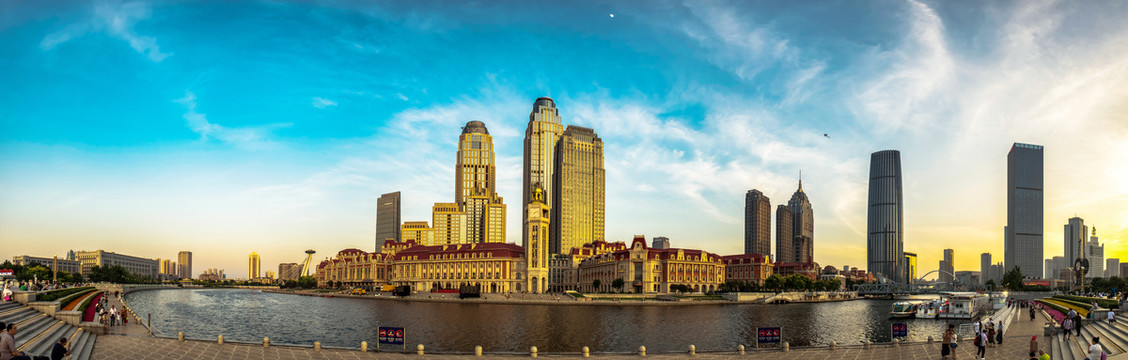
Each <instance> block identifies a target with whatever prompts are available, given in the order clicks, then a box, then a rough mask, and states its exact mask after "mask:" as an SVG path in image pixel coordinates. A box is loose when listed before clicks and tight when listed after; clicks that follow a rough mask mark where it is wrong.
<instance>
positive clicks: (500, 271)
mask: <svg viewBox="0 0 1128 360" xmlns="http://www.w3.org/2000/svg"><path fill="white" fill-rule="evenodd" d="M391 261H392V272H391V273H392V284H393V285H397V286H399V285H408V286H411V289H412V290H413V291H417V292H427V291H442V290H448V291H450V290H458V288H459V287H460V286H463V285H475V286H480V287H481V291H482V292H483V293H502V292H523V291H526V290H527V289H528V287H527V285H526V284H525V278H526V275H525V272H526V271H525V268H526V263H525V249H524V248H522V247H521V246H518V245H514V244H504V243H482V244H456V245H440V246H426V245H416V246H412V247H409V248H407V249H404V250H401V251H398V252H396V253H395V255H394V256H393V257H392V258H391Z"/></svg>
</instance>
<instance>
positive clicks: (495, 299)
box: [262, 289, 865, 306]
mask: <svg viewBox="0 0 1128 360" xmlns="http://www.w3.org/2000/svg"><path fill="white" fill-rule="evenodd" d="M262 291H263V292H269V293H276V294H289V295H302V296H314V297H326V298H348V299H367V300H385V301H406V302H435V303H458V304H499V305H565V306H702V305H749V304H765V302H764V300H771V299H780V300H778V301H769V302H767V303H819V302H840V301H850V300H860V299H865V298H863V297H858V296H850V297H843V296H824V297H812V296H807V295H806V293H779V294H764V296H761V297H758V298H756V299H754V300H735V301H734V300H725V299H699V300H698V299H693V298H692V297H689V298H683V299H678V300H676V301H663V300H650V299H642V298H641V297H637V296H633V295H632V294H592V295H587V296H585V297H583V298H574V297H572V296H571V295H547V294H509V295H506V294H482V295H481V297H480V298H468V299H459V298H458V294H435V293H416V294H411V295H409V296H405V297H398V296H392V295H391V294H390V293H377V294H373V295H351V294H339V293H319V292H315V291H303V290H281V289H279V290H262ZM636 298H637V299H636Z"/></svg>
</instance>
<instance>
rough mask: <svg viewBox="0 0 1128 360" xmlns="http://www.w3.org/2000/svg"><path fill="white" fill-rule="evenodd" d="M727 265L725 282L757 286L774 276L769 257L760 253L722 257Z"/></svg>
mask: <svg viewBox="0 0 1128 360" xmlns="http://www.w3.org/2000/svg"><path fill="white" fill-rule="evenodd" d="M721 261H722V262H724V264H725V282H729V281H738V282H745V283H749V284H755V285H757V286H760V285H764V280H767V279H768V277H769V276H772V268H773V265H772V263H771V262H770V261H768V258H767V256H764V255H762V254H759V253H751V254H739V255H729V256H722V257H721Z"/></svg>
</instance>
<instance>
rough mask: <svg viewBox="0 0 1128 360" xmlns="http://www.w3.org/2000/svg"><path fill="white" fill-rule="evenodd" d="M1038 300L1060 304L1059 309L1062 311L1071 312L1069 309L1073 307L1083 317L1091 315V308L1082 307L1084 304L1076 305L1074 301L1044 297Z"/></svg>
mask: <svg viewBox="0 0 1128 360" xmlns="http://www.w3.org/2000/svg"><path fill="white" fill-rule="evenodd" d="M1038 301H1040V302H1042V303H1044V304H1055V305H1058V307H1059V309H1058V310H1059V311H1061V312H1069V310H1070V309H1072V310H1073V311H1076V312H1077V313H1078V314H1080V315H1081V317H1083V318H1087V317H1089V309H1086V308H1085V307H1082V306H1078V305H1075V304H1073V303H1069V302H1065V301H1061V300H1060V299H1042V300H1038Z"/></svg>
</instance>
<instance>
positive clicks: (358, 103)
mask: <svg viewBox="0 0 1128 360" xmlns="http://www.w3.org/2000/svg"><path fill="white" fill-rule="evenodd" d="M1124 18H1128V3H1126V2H1123V1H1085V2H1076V1H1074V2H1070V1H991V2H979V1H916V0H908V1H902V0H878V1H868V2H848V1H825V2H793V1H763V2H741V1H735V2H724V1H684V2H672V1H645V2H644V1H607V2H573V1H568V2H522V1H512V2H511V1H497V2H494V1H489V2H447V1H434V2H432V1H410V2H380V3H371V2H359V1H339V2H337V1H324V2H318V1H303V2H284V1H278V2H275V1H271V2H251V1H246V2H116V1H83V2H52V3H51V4H49V5H48V4H44V3H42V2H37V1H4V2H2V3H0V84H3V86H0V257H2V258H4V259H10V258H11V257H12V256H16V255H24V254H27V255H34V256H52V255H59V256H63V255H65V254H66V252H67V250H95V249H104V250H107V251H115V252H119V253H124V254H129V255H135V256H143V257H149V258H175V256H176V253H177V252H178V251H181V250H187V251H192V252H193V253H194V264H193V267H194V270H195V273H196V274H199V273H200V272H202V271H203V270H204V269H207V268H220V269H224V270H225V272H226V273H227V274H228V276H229V277H236V278H237V277H245V276H246V274H247V270H246V269H247V256H248V254H250V253H251V252H252V251H254V252H258V253H259V254H260V255H261V256H262V262H263V264H264V266H263V269H264V271H265V270H277V264H278V263H282V262H300V261H301V260H302V259H303V258H304V255H305V254H304V253H303V251H304V250H306V249H314V250H316V251H317V255H315V259H316V260H320V259H323V258H324V257H327V256H332V255H333V254H335V253H336V252H337V251H339V250H342V249H346V248H359V249H364V250H367V251H373V250H374V246H375V244H374V232H375V212H376V199H377V198H378V197H379V196H380V194H382V193H388V192H393V191H400V192H402V199H403V205H402V217H403V220H405V221H422V220H430V217H431V214H430V209H431V206H432V204H433V203H435V202H450V201H453V197H454V162H455V152H456V148H457V142H458V135H459V134H460V132H461V129H460V127H461V126H462V125H464V124H465V123H466V122H468V121H471V120H479V121H483V122H485V124H486V126H487V127H488V128H489V131H490V134H492V135H493V138H494V144H495V148H496V150H497V176H498V179H497V188H498V193H499V195H500V196H503V197H504V198H505V200H506V203H507V204H508V214H507V216H508V221H507V236H508V240H509V242H513V243H518V244H520V243H521V239H520V237H521V219H520V215H521V212H522V211H521V209H522V206H521V204H520V201H521V200H520V199H521V193H520V192H521V166H522V164H521V156H522V154H521V151H522V139H523V136H524V129H525V127H526V125H527V122H528V114H529V112H530V111H531V110H532V103H533V101H534V100H535V99H536V98H537V97H541V96H549V97H552V98H553V99H555V101H556V104H557V107H558V109H559V113H560V116H561V118H562V120H563V122H564V123H565V124H573V125H581V126H587V127H592V128H594V129H595V130H596V131H597V132H598V133H599V136H600V137H601V138H602V139H603V141H604V147H605V148H604V154H605V155H604V161H605V168H606V171H607V180H606V181H607V184H606V189H607V203H606V204H607V205H606V206H607V209H606V214H607V215H606V229H607V239H608V240H610V241H630V239H631V238H632V236H633V235H636V234H642V235H646V236H647V237H648V238H650V237H654V236H667V237H669V238H670V240H671V243H672V245H673V246H674V247H684V248H694V249H705V250H707V251H709V252H713V253H718V254H722V255H728V254H736V253H740V252H742V251H743V211H744V209H743V206H744V194H745V192H747V191H748V190H749V189H759V190H761V191H762V192H764V194H765V195H767V196H768V197H769V198H770V199H771V202H772V205H773V206H775V205H777V204H781V203H785V202H786V201H787V199H788V198H790V196H791V194H792V193H793V192H794V191H795V190H796V187H797V185H798V180H799V173H800V171H801V172H802V177H803V190H804V192H806V193H807V195H808V196H809V197H810V199H811V202H812V205H813V208H814V218H815V240H814V242H815V244H814V251H815V260H816V261H817V262H819V263H820V264H822V265H824V266H825V265H834V266H836V267H841V266H843V265H851V266H862V267H864V266H865V260H866V256H865V253H866V243H865V237H866V235H865V232H866V193H867V190H868V187H867V182H868V168H869V156H870V154H871V153H873V152H875V151H879V150H884V149H896V150H900V152H901V157H902V162H903V178H904V191H905V195H904V201H905V207H904V211H905V214H904V216H905V223H906V226H905V235H904V237H905V243H904V248H905V251H910V252H916V253H917V254H918V255H919V262H920V265H919V266H920V270H921V271H919V273H924V272H927V271H929V270H932V269H935V268H937V265H938V261H939V260H940V258H941V255H942V254H941V253H942V249H945V248H953V249H955V256H956V259H955V267H956V269H957V270H978V269H979V254H980V253H982V252H990V253H993V254H994V258H995V259H996V260H995V261H1002V251H1003V226H1005V225H1006V155H1007V152H1008V151H1009V149H1010V147H1011V145H1012V144H1013V143H1015V142H1023V143H1031V144H1038V145H1044V146H1045V190H1044V194H1045V217H1044V223H1045V230H1044V233H1045V254H1046V256H1047V257H1050V256H1054V255H1060V254H1062V250H1063V245H1062V242H1063V240H1062V239H1063V226H1064V224H1065V223H1066V222H1067V219H1068V218H1070V217H1073V216H1075V215H1076V216H1080V217H1082V218H1084V219H1085V222H1086V224H1087V225H1090V226H1095V227H1096V228H1097V236H1099V237H1100V238H1101V240H1102V241H1103V242H1104V243H1105V244H1106V248H1105V251H1106V257H1122V258H1124V257H1128V248H1126V247H1125V246H1124V245H1125V243H1126V242H1128V22H1124V21H1123V19H1124ZM824 134H826V135H825V136H824ZM773 249H774V239H773Z"/></svg>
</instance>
